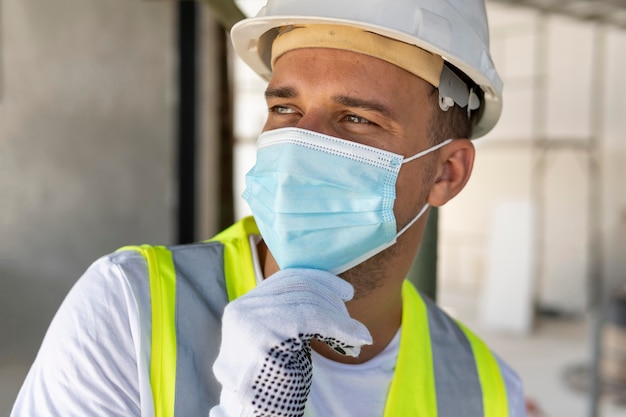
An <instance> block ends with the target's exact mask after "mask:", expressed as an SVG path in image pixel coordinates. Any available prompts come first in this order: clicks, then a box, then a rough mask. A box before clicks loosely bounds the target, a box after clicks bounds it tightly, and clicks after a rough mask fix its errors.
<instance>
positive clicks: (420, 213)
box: [396, 203, 430, 239]
mask: <svg viewBox="0 0 626 417" xmlns="http://www.w3.org/2000/svg"><path fill="white" fill-rule="evenodd" d="M428 207H430V204H428V203H426V204H424V207H422V209H421V210H420V212H419V213H417V216H415V217H413V220H411V221H410V222H409V223H408V224H407V225H406V226H404V227H403V228H402V229H401V230H400V231H399V232H398V234H397V235H396V239H397V238H399V237H400V236H402V234H403V233H404V232H406V231H407V230H408V228H409V227H411V226H413V224H414V223H415V222H416V221H418V220H419V218H420V217H422V215H423V214H424V213H425V212H426V210H428Z"/></svg>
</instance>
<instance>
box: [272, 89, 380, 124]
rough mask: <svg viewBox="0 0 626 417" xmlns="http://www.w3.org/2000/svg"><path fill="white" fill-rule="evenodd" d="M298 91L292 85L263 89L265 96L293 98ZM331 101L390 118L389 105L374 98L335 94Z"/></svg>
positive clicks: (296, 95)
mask: <svg viewBox="0 0 626 417" xmlns="http://www.w3.org/2000/svg"><path fill="white" fill-rule="evenodd" d="M295 97H298V92H297V91H296V89H295V88H293V87H276V88H268V89H267V90H265V98H266V99H269V98H295ZM333 101H335V102H336V103H338V104H342V105H344V106H347V107H354V108H359V109H364V110H369V111H375V112H378V113H380V114H381V115H383V116H385V117H387V118H391V116H392V112H391V110H390V109H389V107H387V106H385V105H384V104H383V103H381V102H379V101H376V100H369V99H362V98H358V97H353V96H346V95H337V96H334V97H333Z"/></svg>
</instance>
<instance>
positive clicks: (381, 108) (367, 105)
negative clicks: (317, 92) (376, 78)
mask: <svg viewBox="0 0 626 417" xmlns="http://www.w3.org/2000/svg"><path fill="white" fill-rule="evenodd" d="M333 99H334V100H335V101H336V102H337V103H339V104H343V105H344V106H348V107H356V108H360V109H364V110H370V111H375V112H378V113H380V114H381V115H383V116H385V117H388V118H390V117H391V110H390V109H389V107H387V106H385V105H384V104H383V103H381V102H379V101H375V100H366V99H362V98H357V97H350V96H341V95H340V96H335V97H333Z"/></svg>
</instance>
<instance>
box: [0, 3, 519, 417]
mask: <svg viewBox="0 0 626 417" xmlns="http://www.w3.org/2000/svg"><path fill="white" fill-rule="evenodd" d="M232 37H233V41H234V45H235V49H236V51H237V53H238V54H239V55H240V56H241V57H242V58H243V59H244V60H245V61H246V62H247V63H248V64H249V65H251V67H252V68H253V69H255V70H256V71H257V72H258V73H259V74H261V75H262V76H265V77H267V78H269V85H268V87H267V90H266V99H267V104H268V110H269V111H268V117H267V121H266V124H265V127H264V129H263V131H264V133H263V134H262V135H261V136H260V137H259V142H258V153H257V162H256V165H255V167H254V168H253V169H252V170H251V171H250V172H249V173H248V175H247V180H246V191H245V193H244V197H245V198H246V200H247V201H248V203H249V204H250V207H251V209H252V212H253V214H254V220H253V219H252V218H249V219H244V220H243V221H241V222H239V223H237V224H236V225H234V226H233V227H231V228H230V229H228V230H226V231H224V232H222V233H221V234H219V235H218V236H216V237H215V238H214V239H212V240H211V241H210V242H208V243H202V244H197V245H183V246H175V247H162V246H140V247H129V248H124V249H122V250H120V251H118V252H116V253H114V254H111V255H108V256H106V257H104V258H102V259H100V260H99V261H97V262H96V263H95V264H94V265H92V267H91V268H90V269H89V270H88V271H87V272H86V274H85V275H84V276H83V277H82V278H81V279H80V280H79V281H78V282H77V284H76V286H75V287H74V288H73V290H72V291H71V293H70V294H69V295H68V298H67V299H66V301H65V302H64V304H63V306H62V307H61V308H60V310H59V312H58V314H57V316H56V317H55V319H54V321H53V323H52V324H51V327H50V330H49V331H48V334H47V335H46V338H45V340H44V343H43V346H42V348H41V350H40V353H39V355H38V358H37V360H36V361H35V364H34V365H33V367H32V369H31V371H30V373H29V375H28V377H27V380H26V382H25V384H24V387H23V388H22V391H21V392H20V395H19V397H18V399H17V402H16V405H15V408H14V410H13V414H12V415H13V416H33V415H55V416H74V415H76V416H78V415H80V416H85V415H89V416H129V415H135V416H173V415H176V416H199V415H207V414H208V415H210V416H212V417H223V416H228V417H233V416H303V415H306V416H360V417H361V416H383V415H384V416H442V417H447V416H454V417H456V416H461V415H463V416H498V417H500V416H522V415H524V405H523V399H522V393H521V384H520V381H519V380H518V378H517V377H516V375H515V374H514V373H513V371H511V370H510V369H509V368H508V367H507V366H506V365H505V364H504V363H503V362H502V361H500V360H499V359H498V358H497V357H496V356H495V355H493V354H492V353H491V352H490V351H489V349H488V348H487V347H486V346H485V345H484V344H483V343H482V342H481V341H480V340H479V339H478V338H477V337H476V336H474V335H473V334H472V333H471V332H470V331H469V330H467V329H466V328H465V327H463V326H462V325H460V324H457V323H456V322H455V321H453V320H452V319H450V318H449V317H447V316H446V315H445V314H444V313H443V312H442V311H441V310H439V309H438V307H437V306H435V305H434V304H433V303H432V302H431V301H429V300H427V299H426V298H424V297H422V296H420V295H419V294H418V293H417V292H416V291H415V289H414V288H413V287H412V286H411V285H410V284H409V283H408V282H406V281H405V276H406V274H407V272H408V270H409V267H410V265H411V263H412V261H413V258H414V256H415V253H416V251H417V248H418V246H419V242H420V240H421V237H422V234H423V230H424V225H425V222H426V213H427V212H428V208H429V206H441V205H443V204H445V203H446V202H447V201H449V200H450V199H451V198H453V197H454V196H456V195H457V194H458V193H459V192H460V191H461V190H462V189H463V187H464V186H465V184H466V182H467V181H468V179H469V176H470V172H471V169H472V164H473V160H474V147H473V145H472V142H471V141H470V139H469V138H472V137H477V136H480V135H482V134H484V133H486V132H487V131H489V130H490V129H491V128H492V127H493V125H494V124H495V123H496V121H497V119H498V117H499V114H500V103H501V100H500V91H501V83H500V81H499V79H498V77H497V74H496V72H495V69H494V68H493V65H492V64H491V61H490V59H489V53H488V39H487V22H486V16H485V9H484V4H483V2H482V0H472V1H470V0H457V1H453V0H446V1H444V0H412V1H409V0H395V1H388V0H370V1H366V2H363V1H362V0H359V1H355V0H344V1H330V0H314V1H304V0H298V1H289V0H274V1H272V0H270V1H269V3H268V5H267V6H266V8H264V9H263V10H262V11H261V13H260V14H259V16H257V17H256V18H252V19H247V20H244V21H242V22H240V23H239V24H238V25H236V26H235V27H234V28H233V31H232Z"/></svg>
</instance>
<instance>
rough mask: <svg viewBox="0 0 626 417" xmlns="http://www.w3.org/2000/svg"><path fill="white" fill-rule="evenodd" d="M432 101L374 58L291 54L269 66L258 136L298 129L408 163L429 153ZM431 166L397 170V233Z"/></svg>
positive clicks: (416, 82)
mask: <svg viewBox="0 0 626 417" xmlns="http://www.w3.org/2000/svg"><path fill="white" fill-rule="evenodd" d="M434 93H435V89H434V87H433V86H431V85H430V84H428V83H427V82H425V81H423V80H422V79H420V78H418V77H416V76H414V75H413V74H410V73H409V72H407V71H405V70H403V69H401V68H399V67H396V66H395V65H392V64H389V63H388V62H386V61H383V60H380V59H377V58H373V57H370V56H367V55H363V54H358V53H353V52H347V51H341V50H334V49H322V48H309V49H300V50H294V51H290V52H287V53H286V54H284V55H283V56H281V57H280V58H279V59H278V60H277V61H276V64H275V67H274V73H273V76H272V79H271V81H270V83H269V86H268V88H267V92H266V98H267V104H268V109H269V114H268V117H267V121H266V123H265V127H264V129H263V130H264V131H266V130H272V129H277V128H282V127H298V128H302V129H308V130H312V131H315V132H319V133H322V134H326V135H330V136H335V137H339V138H342V139H346V140H350V141H353V142H358V143H361V144H364V145H368V146H373V147H376V148H379V149H384V150H386V151H391V152H394V153H397V154H400V155H403V156H405V157H408V156H412V155H414V154H416V153H418V152H420V151H422V150H424V149H427V148H429V147H430V146H431V144H430V140H429V139H428V137H427V132H428V127H429V120H430V117H431V112H432V105H431V104H430V103H431V102H432V101H431V94H434ZM431 166H432V159H431V155H428V156H425V157H423V158H420V159H418V160H415V161H412V162H409V163H407V164H404V165H403V166H402V168H401V169H400V174H399V176H398V181H397V184H396V193H397V198H396V201H395V204H394V213H395V215H396V221H397V227H398V229H400V228H401V227H403V226H404V225H406V224H407V223H408V222H409V221H410V220H411V219H412V218H413V217H414V216H415V215H416V214H417V213H418V212H419V210H420V209H421V208H422V206H423V205H424V204H425V202H426V195H427V193H428V189H429V186H428V184H432V180H433V179H432V172H431V171H432V169H430V168H431ZM354 174H355V175H358V174H359V173H354Z"/></svg>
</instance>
